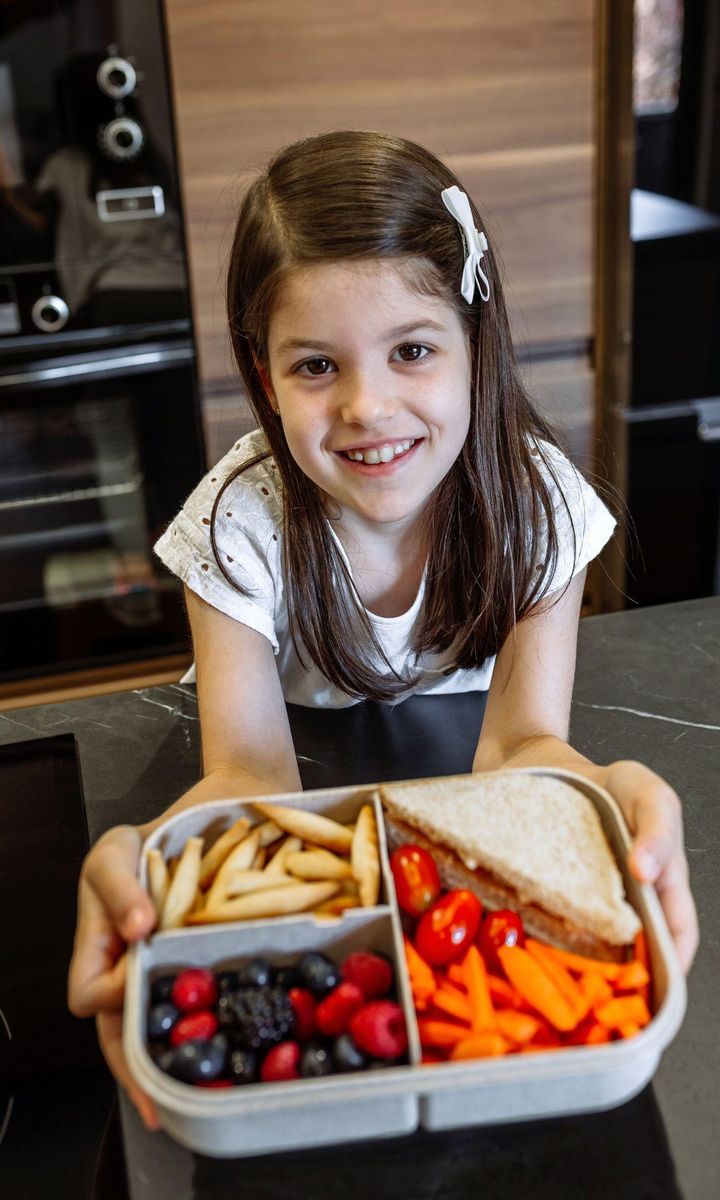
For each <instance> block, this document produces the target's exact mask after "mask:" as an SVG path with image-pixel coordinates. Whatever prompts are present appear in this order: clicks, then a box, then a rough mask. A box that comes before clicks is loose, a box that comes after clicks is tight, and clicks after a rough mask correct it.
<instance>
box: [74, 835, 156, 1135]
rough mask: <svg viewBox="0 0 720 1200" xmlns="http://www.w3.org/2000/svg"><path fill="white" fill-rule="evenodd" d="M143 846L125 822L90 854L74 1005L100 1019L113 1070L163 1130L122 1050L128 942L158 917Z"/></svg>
mask: <svg viewBox="0 0 720 1200" xmlns="http://www.w3.org/2000/svg"><path fill="white" fill-rule="evenodd" d="M141 846H142V836H141V833H140V831H139V830H138V829H135V828H133V827H132V826H130V825H120V826H118V827H117V828H116V829H111V830H109V832H108V833H106V834H104V835H103V837H101V838H100V840H99V841H98V842H97V844H96V845H95V846H94V847H93V849H92V850H91V851H90V853H89V854H88V856H87V858H86V859H85V863H84V865H83V869H82V873H81V876H80V889H79V893H78V923H77V930H76V932H75V948H74V952H73V957H72V962H71V964H70V976H69V980H68V1004H69V1007H70V1010H71V1012H73V1013H74V1014H75V1016H76V1017H90V1016H95V1017H96V1018H97V1029H98V1039H99V1041H100V1046H101V1048H102V1051H103V1054H104V1055H105V1058H106V1059H107V1063H108V1066H109V1067H110V1070H111V1071H112V1073H113V1075H114V1076H115V1078H116V1079H117V1081H118V1083H120V1084H121V1085H122V1087H123V1088H124V1089H125V1091H126V1092H127V1094H128V1096H129V1097H130V1099H131V1100H132V1101H133V1103H134V1104H135V1106H136V1108H137V1109H138V1112H139V1113H140V1116H141V1117H142V1119H143V1121H144V1123H145V1126H146V1127H147V1128H148V1129H158V1128H159V1122H158V1119H157V1114H156V1112H155V1109H154V1107H153V1104H152V1101H151V1100H150V1099H149V1097H148V1096H146V1095H145V1093H144V1092H142V1091H141V1090H140V1089H139V1087H138V1086H137V1084H136V1083H135V1081H134V1079H133V1078H132V1076H131V1074H130V1071H129V1069H128V1066H127V1063H126V1061H125V1056H124V1054H123V1049H122V1006H123V997H124V994H125V947H126V944H127V943H128V942H136V941H137V940H138V939H139V938H141V937H145V936H146V935H147V934H148V933H149V932H150V930H151V929H152V928H153V926H154V924H155V920H156V916H155V909H154V908H153V905H152V903H151V901H150V898H149V896H148V895H147V893H146V892H145V891H144V890H143V888H141V886H140V884H139V883H138V879H137V864H138V858H139V856H140V847H141Z"/></svg>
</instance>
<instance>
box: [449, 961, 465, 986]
mask: <svg viewBox="0 0 720 1200" xmlns="http://www.w3.org/2000/svg"><path fill="white" fill-rule="evenodd" d="M445 978H446V979H449V980H450V982H451V983H454V984H455V987H459V988H462V989H463V991H467V983H466V982H465V972H464V971H463V969H462V966H461V965H460V963H450V966H449V967H448V969H447V971H446V972H445Z"/></svg>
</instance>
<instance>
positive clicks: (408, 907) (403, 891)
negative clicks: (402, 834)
mask: <svg viewBox="0 0 720 1200" xmlns="http://www.w3.org/2000/svg"><path fill="white" fill-rule="evenodd" d="M390 867H391V869H392V873H393V879H394V880H395V891H396V892H397V898H398V904H399V905H400V907H401V909H402V910H403V912H406V913H409V914H410V916H411V917H419V916H420V914H421V913H424V912H425V909H426V908H429V907H430V905H431V904H432V903H433V901H434V900H437V898H438V896H439V895H440V877H439V875H438V872H437V867H436V866H435V861H434V859H433V858H432V856H431V855H430V854H428V852H427V850H423V849H422V847H421V846H412V845H407V846H398V848H397V850H394V851H393V853H392V855H391V856H390Z"/></svg>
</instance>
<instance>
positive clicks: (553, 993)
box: [498, 946, 577, 1030]
mask: <svg viewBox="0 0 720 1200" xmlns="http://www.w3.org/2000/svg"><path fill="white" fill-rule="evenodd" d="M498 958H499V959H500V963H501V965H502V968H503V970H504V972H505V974H506V975H507V977H508V979H509V980H510V982H511V984H512V985H513V987H516V988H517V990H518V991H519V993H520V995H521V996H522V997H523V998H524V999H525V1000H527V1002H528V1004H531V1005H532V1006H533V1008H535V1009H537V1011H538V1012H539V1013H541V1015H542V1016H543V1017H545V1018H546V1020H548V1021H549V1022H550V1024H551V1025H554V1027H555V1028H556V1029H560V1030H570V1029H574V1028H575V1026H576V1025H577V1018H576V1016H575V1013H574V1011H573V1009H572V1008H571V1007H570V1005H569V1004H568V1002H567V1000H566V999H565V997H564V996H563V994H562V992H559V991H558V989H557V987H556V986H555V984H554V983H553V981H552V979H551V978H550V976H549V975H547V974H546V972H545V971H544V970H543V968H542V967H541V966H539V965H538V963H536V961H535V959H534V958H532V956H531V955H530V954H528V952H527V950H523V949H522V947H521V946H500V948H499V949H498Z"/></svg>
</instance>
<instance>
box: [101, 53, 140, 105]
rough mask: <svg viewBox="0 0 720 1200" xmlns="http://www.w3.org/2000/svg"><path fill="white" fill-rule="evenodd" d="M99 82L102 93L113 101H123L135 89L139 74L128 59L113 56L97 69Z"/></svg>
mask: <svg viewBox="0 0 720 1200" xmlns="http://www.w3.org/2000/svg"><path fill="white" fill-rule="evenodd" d="M96 78H97V82H98V87H99V88H100V91H101V92H104V93H105V95H106V96H110V97H111V98H112V99H113V100H122V98H123V96H129V95H130V93H131V92H132V91H134V89H135V84H136V83H137V73H136V71H135V68H134V66H133V65H132V63H130V62H128V60H127V59H126V58H117V57H116V56H112V57H111V58H106V59H105V61H104V62H101V63H100V66H99V67H98V69H97V76H96Z"/></svg>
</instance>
